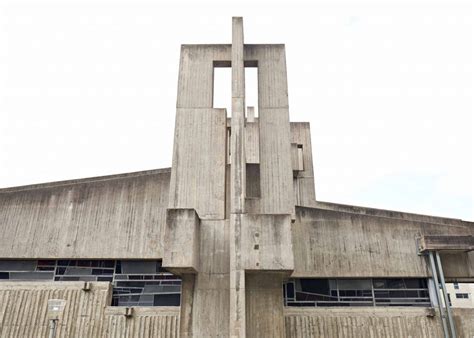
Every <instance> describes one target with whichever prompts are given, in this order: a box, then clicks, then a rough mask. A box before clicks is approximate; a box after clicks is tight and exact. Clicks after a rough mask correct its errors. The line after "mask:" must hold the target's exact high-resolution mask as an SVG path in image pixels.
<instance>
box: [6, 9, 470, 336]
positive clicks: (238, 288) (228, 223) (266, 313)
mask: <svg viewBox="0 0 474 338" xmlns="http://www.w3.org/2000/svg"><path fill="white" fill-rule="evenodd" d="M315 62H316V60H315ZM219 67H229V68H232V80H231V82H232V83H231V86H232V109H231V112H227V111H226V109H223V108H220V107H214V106H213V93H214V71H215V69H216V68H219ZM246 67H254V68H257V69H258V107H257V108H258V116H255V110H254V108H253V107H247V106H246V102H245V68H246ZM308 108H309V109H310V108H311V107H308ZM318 113H324V112H318ZM229 116H230V117H229ZM350 165H351V164H350V163H347V166H350ZM473 235H474V223H472V222H466V221H463V220H459V219H452V218H443V217H435V216H428V215H418V214H410V213H405V212H398V211H390V210H379V209H373V208H366V207H358V206H350V205H342V204H336V203H328V202H322V201H317V200H316V198H315V184H314V173H313V159H312V150H311V135H310V128H309V124H308V123H303V122H290V121H289V107H288V86H287V75H286V59H285V46H284V45H278V44H277V45H275V44H258V45H250V44H245V43H244V34H243V22H242V18H233V19H232V44H217V45H183V46H182V47H181V57H180V65H179V80H178V97H177V105H176V125H175V134H174V149H173V160H172V167H171V168H164V169H157V170H150V171H143V172H136V173H125V174H120V175H112V176H106V177H95V178H88V179H80V180H71V181H64V182H52V183H45V184H39V185H32V186H24V187H14V188H7V189H1V190H0V337H46V336H49V337H94V338H95V337H199V338H201V337H443V336H444V337H451V338H454V337H472V336H473V335H474V308H466V309H462V308H456V307H451V305H450V299H452V297H457V298H463V299H465V298H468V297H470V295H469V294H468V293H462V292H456V291H454V292H455V294H453V293H451V294H449V293H448V291H447V290H462V288H458V289H456V286H459V283H467V282H474V252H473V250H474V237H473ZM446 283H457V284H453V287H452V288H447V287H446ZM451 292H452V291H451ZM471 297H472V296H471Z"/></svg>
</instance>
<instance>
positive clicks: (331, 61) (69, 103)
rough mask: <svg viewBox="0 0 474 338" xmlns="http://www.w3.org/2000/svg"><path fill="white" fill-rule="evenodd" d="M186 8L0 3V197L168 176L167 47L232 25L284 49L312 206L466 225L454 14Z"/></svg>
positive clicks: (432, 5)
mask: <svg viewBox="0 0 474 338" xmlns="http://www.w3.org/2000/svg"><path fill="white" fill-rule="evenodd" d="M198 3H199V5H197V4H193V3H192V2H191V3H185V2H179V1H173V2H168V3H167V2H159V3H158V2H155V1H153V2H152V1H135V0H134V1H132V0H130V1H121V2H116V1H115V2H112V1H80V2H79V1H73V2H67V4H65V2H63V1H56V2H53V1H31V2H24V1H12V2H2V3H1V5H0V187H9V186H17V185H25V184H32V183H41V182H48V181H58V180H65V179H74V178H82V177H90V176H100V175H108V174H116V173H123V172H131V171H140V170H147V169H154V168H163V167H169V166H170V165H171V154H172V140H173V129H174V116H175V106H176V89H177V74H178V66H179V51H180V44H182V43H230V42H231V16H233V15H239V16H244V30H245V40H246V42H247V43H285V44H286V53H287V67H288V82H289V99H290V119H291V120H292V121H309V122H310V123H311V128H312V146H313V156H314V162H315V175H316V195H317V199H319V200H323V201H331V202H338V203H345V204H353V205H362V206H372V207H377V208H386V209H394V210H403V211H409V212H417V213H425V214H433V215H441V216H449V217H455V218H463V219H466V220H474V201H473V195H474V193H473V190H474V178H473V172H474V170H473V169H474V168H473V153H474V140H473V129H474V128H473V116H472V115H473V23H472V21H473V12H472V11H473V9H472V5H471V2H470V1H465V2H456V1H444V2H432V1H423V2H414V1H401V2H382V3H381V2H367V1H364V2H334V1H332V2H320V3H317V4H314V5H310V4H309V3H303V2H297V1H287V2H275V1H271V2H257V1H251V2H240V4H239V5H236V3H233V2H226V1H218V2H203V1H198ZM228 85H229V86H230V82H229V84H228ZM229 88H230V87H229ZM249 91H250V92H252V86H249ZM222 93H225V91H222ZM219 95H221V96H222V95H225V94H219V93H218V95H217V96H218V97H217V98H216V101H218V103H219V104H220V103H221V102H224V103H225V102H228V101H227V100H228V97H227V96H222V97H219ZM250 101H252V100H250ZM224 103H222V105H224Z"/></svg>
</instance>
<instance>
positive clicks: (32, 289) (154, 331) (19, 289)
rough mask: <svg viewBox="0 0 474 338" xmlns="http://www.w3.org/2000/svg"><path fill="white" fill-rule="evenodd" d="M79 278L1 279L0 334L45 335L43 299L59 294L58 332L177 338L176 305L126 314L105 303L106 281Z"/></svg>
mask: <svg viewBox="0 0 474 338" xmlns="http://www.w3.org/2000/svg"><path fill="white" fill-rule="evenodd" d="M83 287H84V283H82V282H57V283H54V284H53V283H34V282H25V283H2V284H0V337H12V338H13V337H32V338H36V337H47V336H48V334H49V331H50V323H49V321H48V319H47V316H46V310H47V302H48V299H64V300H66V307H65V309H64V313H63V315H62V317H61V318H60V320H59V326H58V329H57V334H56V336H57V337H91V338H92V337H136V338H139V337H178V336H179V309H177V308H173V307H170V308H159V307H154V308H135V309H134V314H133V316H132V317H125V316H124V310H123V309H121V308H116V307H110V306H108V305H109V304H110V298H111V295H112V294H111V292H112V290H111V286H110V284H109V283H92V285H91V289H90V290H89V291H84V290H83Z"/></svg>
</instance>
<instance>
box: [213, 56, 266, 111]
mask: <svg viewBox="0 0 474 338" xmlns="http://www.w3.org/2000/svg"><path fill="white" fill-rule="evenodd" d="M245 106H246V116H247V117H249V115H253V116H254V117H258V67H257V65H256V62H249V63H248V65H247V64H246V66H245ZM213 107H214V108H225V109H227V117H231V115H232V68H231V64H230V62H214V90H213ZM248 107H252V108H253V113H252V112H251V110H250V109H248Z"/></svg>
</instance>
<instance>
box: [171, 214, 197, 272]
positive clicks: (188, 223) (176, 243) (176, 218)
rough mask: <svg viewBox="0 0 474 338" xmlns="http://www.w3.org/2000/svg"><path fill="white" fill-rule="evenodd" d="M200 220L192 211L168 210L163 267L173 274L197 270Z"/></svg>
mask: <svg viewBox="0 0 474 338" xmlns="http://www.w3.org/2000/svg"><path fill="white" fill-rule="evenodd" d="M199 241H200V219H199V216H198V214H197V213H196V210H194V209H168V210H167V215H166V230H165V250H164V257H163V267H165V268H166V269H168V270H169V271H171V272H172V273H174V274H178V275H180V274H183V273H196V272H197V271H198V269H199V247H200V245H199Z"/></svg>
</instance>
